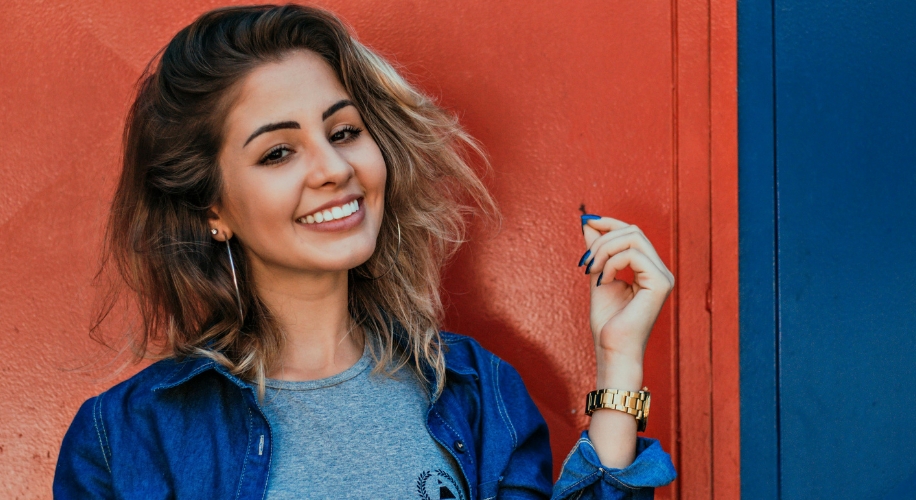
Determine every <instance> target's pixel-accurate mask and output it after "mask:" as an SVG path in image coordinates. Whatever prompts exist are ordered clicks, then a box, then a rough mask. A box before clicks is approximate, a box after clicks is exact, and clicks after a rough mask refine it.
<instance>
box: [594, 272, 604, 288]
mask: <svg viewBox="0 0 916 500" xmlns="http://www.w3.org/2000/svg"><path fill="white" fill-rule="evenodd" d="M603 277H604V271H601V274H599V275H598V283H595V286H601V278H603Z"/></svg>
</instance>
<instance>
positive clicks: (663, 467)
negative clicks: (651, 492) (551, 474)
mask: <svg viewBox="0 0 916 500" xmlns="http://www.w3.org/2000/svg"><path fill="white" fill-rule="evenodd" d="M676 477H677V472H675V470H674V464H673V463H671V456H670V455H668V453H667V452H665V450H663V449H662V445H661V443H659V441H658V440H657V439H652V438H646V437H637V438H636V457H635V458H634V460H633V463H631V464H630V465H628V466H626V467H625V468H623V469H616V468H612V467H605V466H604V465H601V460H600V459H599V458H598V452H596V451H595V447H594V445H593V444H592V442H591V440H590V439H589V437H588V431H583V432H582V435H581V437H580V438H579V441H578V442H576V445H575V446H574V447H573V449H572V451H571V452H570V453H569V456H567V457H566V461H565V462H563V469H562V471H561V472H560V478H559V480H558V481H557V484H556V486H555V488H554V492H555V494H557V495H556V496H558V497H559V498H563V497H565V496H567V495H569V494H570V493H572V492H574V491H578V490H581V489H583V488H587V487H588V486H590V485H592V484H594V483H596V482H599V481H600V482H602V483H605V484H603V485H601V486H611V487H613V488H616V489H619V490H624V491H632V490H638V489H640V488H656V487H659V486H664V485H666V484H669V483H671V481H674V479H675V478H676ZM600 489H604V488H600Z"/></svg>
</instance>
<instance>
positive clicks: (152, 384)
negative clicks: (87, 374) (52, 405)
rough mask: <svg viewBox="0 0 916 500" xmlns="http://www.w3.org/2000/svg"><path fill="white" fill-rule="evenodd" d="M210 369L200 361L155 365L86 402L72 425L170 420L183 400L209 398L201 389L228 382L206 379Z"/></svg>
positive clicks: (169, 360) (210, 364)
mask: <svg viewBox="0 0 916 500" xmlns="http://www.w3.org/2000/svg"><path fill="white" fill-rule="evenodd" d="M214 365H215V362H213V361H211V360H209V359H203V358H189V359H184V360H178V359H175V358H167V359H164V360H161V361H157V362H155V363H153V364H151V365H150V366H147V367H146V368H144V369H143V370H140V371H139V372H137V373H136V374H135V375H133V376H131V377H130V378H128V379H126V380H124V381H122V382H120V383H118V384H116V385H114V386H113V387H111V388H109V389H108V390H106V391H104V392H102V393H101V394H99V395H97V396H95V397H92V398H90V399H89V400H87V401H86V402H85V403H84V404H83V407H82V408H80V411H79V412H78V414H77V418H75V419H74V424H77V422H79V421H80V420H83V421H84V422H90V421H91V422H93V423H94V425H97V426H103V425H120V424H122V423H126V422H127V421H131V422H134V423H137V422H139V421H140V420H158V419H160V418H170V415H171V414H173V413H175V412H181V411H185V410H184V408H187V407H188V406H187V405H186V404H185V402H186V401H183V400H188V399H201V398H202V399H206V398H207V397H212V396H208V395H207V394H206V393H205V392H206V391H202V390H201V389H205V388H206V387H207V386H212V385H214V384H217V385H225V383H226V382H228V381H227V380H226V378H225V377H223V376H207V374H206V372H208V371H210V372H213V375H216V373H215V370H213V368H214ZM192 379H193V381H192ZM230 385H231V382H230ZM178 386H181V387H180V388H179V387H178ZM210 392H213V391H210ZM87 413H88V414H90V415H92V419H80V418H79V417H80V414H83V415H85V414H87Z"/></svg>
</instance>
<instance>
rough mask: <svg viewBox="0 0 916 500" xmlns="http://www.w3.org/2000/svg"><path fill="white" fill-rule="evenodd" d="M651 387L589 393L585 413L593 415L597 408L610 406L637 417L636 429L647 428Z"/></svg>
mask: <svg viewBox="0 0 916 500" xmlns="http://www.w3.org/2000/svg"><path fill="white" fill-rule="evenodd" d="M649 400H650V394H649V388H648V387H643V388H642V390H641V391H638V392H635V391H621V390H619V389H599V390H597V391H592V392H590V393H588V396H586V398H585V414H586V415H589V416H591V414H592V413H593V412H594V411H595V410H600V409H602V408H608V409H611V410H617V411H622V412H626V413H629V414H630V415H633V416H634V417H636V430H637V431H638V432H643V431H645V430H646V422H648V420H649Z"/></svg>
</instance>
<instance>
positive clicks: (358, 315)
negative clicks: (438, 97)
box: [93, 5, 498, 395]
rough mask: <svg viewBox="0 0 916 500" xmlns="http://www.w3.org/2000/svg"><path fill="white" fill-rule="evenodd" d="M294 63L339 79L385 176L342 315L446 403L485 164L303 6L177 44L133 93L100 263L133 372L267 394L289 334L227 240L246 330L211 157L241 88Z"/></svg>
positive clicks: (226, 24)
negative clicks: (366, 254)
mask: <svg viewBox="0 0 916 500" xmlns="http://www.w3.org/2000/svg"><path fill="white" fill-rule="evenodd" d="M298 50H308V51H312V52H314V53H316V54H318V55H319V56H320V57H322V58H323V59H324V60H325V61H326V62H327V63H328V64H329V65H330V66H331V68H333V70H334V72H335V73H336V74H337V77H338V78H339V80H340V82H341V83H342V84H343V86H344V88H345V89H346V90H347V92H348V93H349V95H350V97H351V99H352V101H353V102H354V104H355V105H356V108H357V109H358V110H359V112H360V114H361V115H362V118H363V121H364V122H365V124H366V127H367V129H368V131H369V132H370V133H371V134H372V137H373V138H374V139H375V141H376V143H377V144H378V146H379V148H380V149H381V151H382V155H383V157H384V159H385V164H386V167H387V170H388V181H387V184H386V188H385V189H386V192H385V213H384V217H383V222H382V226H381V229H380V234H379V237H378V240H377V247H376V250H375V253H374V254H373V255H372V257H371V258H370V259H369V260H368V261H367V262H365V263H364V264H362V265H360V266H359V267H357V268H355V269H352V270H351V271H350V273H349V279H350V286H349V309H350V313H351V315H352V317H353V318H354V320H355V321H356V323H357V324H358V325H360V326H362V327H363V329H364V331H366V332H367V333H368V334H369V335H370V336H371V337H372V339H371V340H372V341H371V342H369V343H370V346H372V349H373V354H374V356H375V358H376V360H377V361H378V367H379V369H384V368H383V367H389V366H394V369H399V368H402V367H404V366H409V367H411V368H413V369H414V370H416V372H417V374H418V375H419V376H420V377H421V378H423V377H426V378H429V374H432V375H433V376H434V378H435V380H436V381H437V382H438V386H437V388H436V391H437V392H438V391H441V389H442V386H443V384H444V380H445V377H444V369H445V366H444V358H443V347H442V344H441V342H440V338H439V326H440V323H441V319H442V312H443V306H442V301H441V298H440V295H439V282H440V270H441V268H442V266H443V265H444V264H445V263H446V261H447V260H448V259H449V257H451V256H452V255H453V254H454V252H455V251H456V250H457V247H458V245H460V244H461V243H462V242H463V241H464V239H465V236H466V233H467V218H468V215H469V214H470V213H472V212H474V211H475V210H479V211H481V212H482V213H484V214H485V215H488V216H489V215H492V216H494V217H498V216H497V215H496V213H497V212H496V207H495V205H494V202H493V200H492V198H491V197H490V195H489V194H488V193H487V191H486V189H485V188H484V186H483V184H482V183H481V181H480V179H479V178H478V176H477V175H476V174H475V172H474V170H473V169H472V168H471V167H470V165H469V159H470V158H477V159H480V160H481V162H482V165H486V160H485V158H484V157H483V154H482V153H481V151H480V149H479V147H478V145H477V144H476V143H475V141H474V140H473V139H472V138H471V137H470V136H469V135H468V134H467V133H466V132H464V131H463V130H462V128H461V127H460V126H459V124H458V122H457V119H456V118H455V117H454V116H453V115H452V114H450V113H448V112H446V111H444V110H443V109H441V108H439V107H438V106H436V105H435V103H434V102H433V101H432V100H431V99H430V98H429V97H427V96H425V95H424V94H422V93H421V92H419V91H417V90H416V89H415V88H413V87H412V86H411V85H410V84H409V83H408V82H407V81H405V80H404V79H403V78H402V77H401V76H400V75H399V74H398V73H397V72H396V71H395V70H394V69H393V68H392V66H391V65H390V64H388V63H387V62H386V61H385V60H384V59H382V58H381V57H379V56H378V55H376V54H375V53H373V52H372V51H371V50H369V49H368V48H366V47H365V46H363V45H361V44H360V43H359V42H358V41H356V40H355V39H354V38H353V37H352V36H351V34H350V32H349V31H348V29H347V28H346V27H345V26H344V24H343V23H341V21H340V20H338V19H337V18H336V17H335V16H334V15H332V14H330V13H328V12H326V11H323V10H320V9H315V8H310V7H303V6H296V5H286V6H269V5H265V6H251V7H230V8H222V9H217V10H213V11H210V12H208V13H206V14H204V15H202V16H201V17H200V18H198V19H197V20H196V21H194V22H193V23H192V24H190V25H189V26H187V27H185V28H184V29H182V30H181V31H180V32H178V34H177V35H175V37H174V38H173V39H172V40H171V41H170V42H169V44H168V45H167V46H166V47H165V48H164V49H163V51H162V52H161V54H160V57H158V59H155V60H154V62H153V63H151V64H150V67H149V68H148V69H147V71H146V73H145V74H144V76H142V77H141V79H140V82H139V87H138V92H137V97H136V100H135V101H134V103H133V106H132V108H131V111H130V114H129V116H128V118H127V123H126V125H125V131H124V155H123V171H122V174H121V178H120V181H119V184H118V187H117V191H116V193H115V196H114V200H113V202H112V209H111V213H110V218H109V221H108V227H107V235H106V247H105V256H106V259H105V263H104V264H103V270H104V269H106V268H110V269H113V270H115V271H116V273H115V274H116V275H117V276H118V277H119V278H118V279H119V280H122V281H123V283H126V285H127V287H128V288H129V289H130V291H132V292H133V294H132V298H133V299H134V300H135V305H136V307H137V310H138V311H139V313H140V314H139V317H140V318H141V319H140V321H139V322H138V323H139V324H138V325H136V327H135V328H133V329H131V330H130V334H129V340H130V345H131V348H132V350H133V352H134V354H135V355H136V356H137V357H138V358H143V357H162V356H175V357H178V358H187V357H192V356H205V357H209V358H212V359H214V360H215V361H217V362H219V363H220V364H222V365H223V366H225V367H226V368H227V369H228V370H229V371H230V372H231V373H233V374H236V375H238V376H240V377H242V378H245V379H247V380H252V381H256V382H257V383H258V385H259V387H260V390H259V394H260V395H263V387H264V385H263V383H264V379H265V377H266V373H267V372H268V370H269V369H270V368H271V367H272V366H274V364H275V363H276V362H278V360H279V354H280V351H281V349H282V348H283V345H284V340H283V333H282V332H281V331H280V329H279V327H278V326H277V323H276V321H275V320H274V318H273V316H272V315H271V312H270V310H269V309H268V308H267V306H266V304H265V303H264V302H262V301H261V299H260V298H259V297H258V293H257V290H255V289H254V288H253V286H252V280H250V279H249V277H250V275H249V273H250V269H249V266H248V264H247V262H246V259H245V252H244V248H243V243H240V242H238V241H237V240H238V239H237V238H235V239H233V240H232V243H231V244H232V250H233V254H234V255H235V257H236V258H235V265H236V270H237V272H238V277H239V288H240V293H241V306H242V310H243V311H244V320H242V318H241V317H240V315H239V309H238V306H237V303H236V290H235V286H234V284H233V280H232V274H231V269H230V265H229V259H228V255H227V252H226V247H225V243H221V242H217V241H215V240H213V239H212V238H211V235H210V232H209V226H208V223H207V221H208V211H209V209H210V208H211V207H213V206H214V205H216V204H217V203H219V201H220V196H221V179H220V169H219V165H218V161H217V152H218V151H219V150H220V146H221V141H222V140H223V137H222V130H223V124H224V121H225V119H226V115H227V113H228V111H229V109H230V108H231V106H232V104H233V97H234V95H235V90H236V89H237V87H238V84H239V82H241V81H242V80H243V79H244V78H245V77H246V76H247V75H248V74H249V73H250V72H251V71H252V70H253V69H254V68H256V67H258V66H259V65H261V64H265V63H269V62H276V61H278V60H281V59H282V58H283V57H284V56H286V55H288V54H289V53H290V52H292V51H298ZM397 224H399V225H400V233H401V234H400V251H398V228H397ZM109 266H113V267H109ZM100 274H101V273H100ZM379 275H382V277H381V278H379V279H370V278H367V277H372V276H379ZM107 304H108V305H107V307H103V310H102V311H101V312H100V315H99V316H98V318H97V322H96V323H95V325H94V327H93V330H94V331H97V330H98V329H99V325H100V324H101V322H102V321H103V320H104V319H105V317H106V316H107V315H108V314H109V313H110V312H111V310H112V307H113V306H112V304H113V302H112V301H109V302H108V303H107ZM368 340H370V339H367V341H368Z"/></svg>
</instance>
